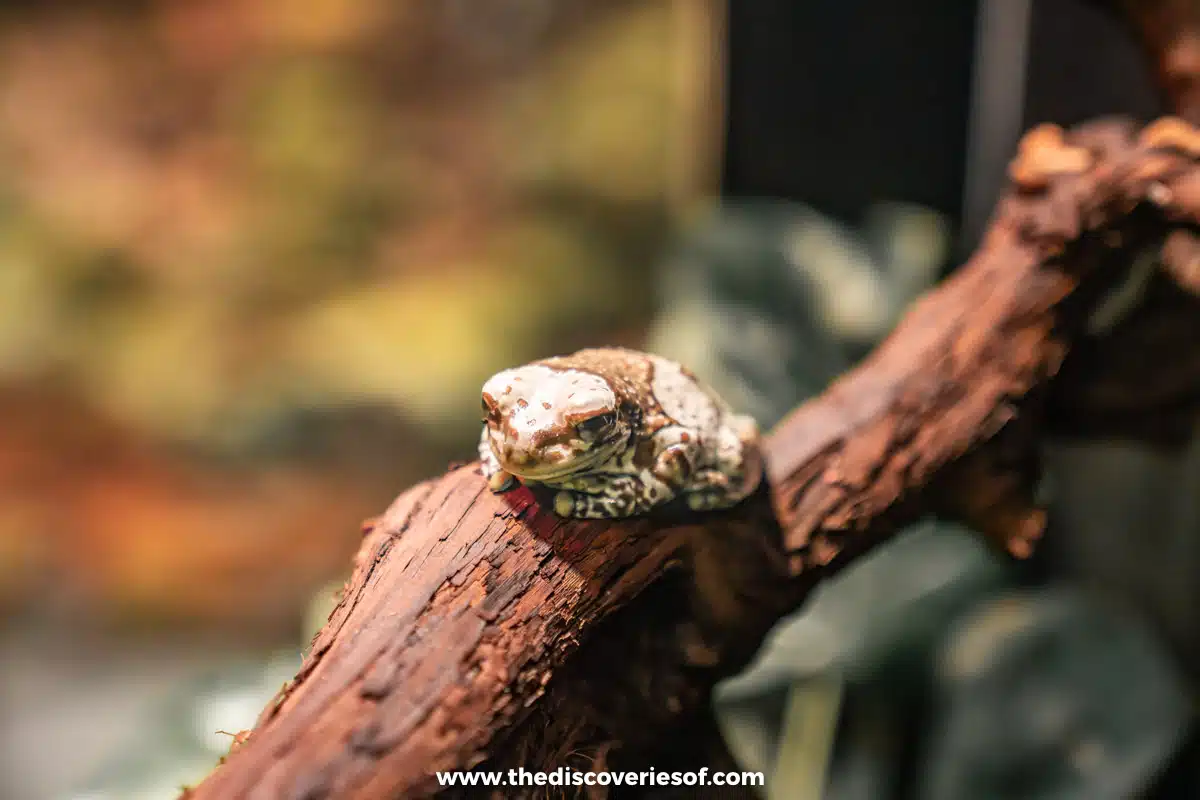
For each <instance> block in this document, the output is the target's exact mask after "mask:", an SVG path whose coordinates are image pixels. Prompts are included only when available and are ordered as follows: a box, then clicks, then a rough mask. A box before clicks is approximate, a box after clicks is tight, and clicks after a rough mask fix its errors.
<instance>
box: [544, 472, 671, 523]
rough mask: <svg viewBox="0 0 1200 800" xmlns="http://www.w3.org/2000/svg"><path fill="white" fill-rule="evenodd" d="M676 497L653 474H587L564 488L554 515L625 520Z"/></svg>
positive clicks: (562, 485)
mask: <svg viewBox="0 0 1200 800" xmlns="http://www.w3.org/2000/svg"><path fill="white" fill-rule="evenodd" d="M673 496H674V492H673V491H672V489H671V487H669V486H667V485H666V484H664V483H662V482H661V481H659V480H658V479H656V478H655V477H654V476H652V475H647V476H645V477H644V478H642V477H637V476H634V475H611V474H599V475H587V476H582V477H579V478H575V479H572V480H571V481H568V482H565V483H563V484H561V485H560V489H559V491H558V493H557V494H555V496H554V513H556V514H558V515H559V516H560V517H575V518H578V519H624V518H625V517H632V516H635V515H637V514H644V513H646V512H647V511H649V510H651V509H652V508H654V507H655V506H657V505H659V504H660V503H663V502H665V501H667V500H670V499H671V497H673Z"/></svg>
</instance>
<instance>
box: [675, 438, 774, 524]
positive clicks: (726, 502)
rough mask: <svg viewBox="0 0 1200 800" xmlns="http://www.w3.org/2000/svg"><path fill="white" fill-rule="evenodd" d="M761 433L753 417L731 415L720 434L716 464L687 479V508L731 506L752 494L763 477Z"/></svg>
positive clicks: (701, 509) (709, 508)
mask: <svg viewBox="0 0 1200 800" xmlns="http://www.w3.org/2000/svg"><path fill="white" fill-rule="evenodd" d="M758 436H759V434H758V425H757V423H755V421H754V420H753V419H752V418H751V417H747V416H740V415H735V416H731V417H730V418H729V420H728V423H727V424H726V425H724V426H722V428H721V431H720V433H719V434H718V437H717V443H716V464H715V465H713V466H711V467H704V468H702V469H699V470H696V472H695V473H694V474H693V475H692V477H691V480H690V481H689V482H688V488H687V494H686V499H687V504H688V508H691V509H692V510H693V511H711V510H714V509H718V508H729V507H730V506H734V505H737V504H738V503H740V502H741V501H742V500H744V499H745V498H746V497H747V496H749V495H751V494H753V492H754V490H755V489H756V488H758V483H759V481H760V480H761V478H762V465H761V463H760V461H759V459H760V458H761V456H760V453H759V449H758Z"/></svg>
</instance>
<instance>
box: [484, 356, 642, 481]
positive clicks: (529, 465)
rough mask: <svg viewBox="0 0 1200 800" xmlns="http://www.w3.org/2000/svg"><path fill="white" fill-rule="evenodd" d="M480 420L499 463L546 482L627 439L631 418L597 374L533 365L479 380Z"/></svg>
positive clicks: (593, 460)
mask: <svg viewBox="0 0 1200 800" xmlns="http://www.w3.org/2000/svg"><path fill="white" fill-rule="evenodd" d="M483 422H484V424H485V425H486V426H487V431H488V442H489V444H490V445H491V447H492V452H493V453H495V455H496V459H497V460H498V461H499V462H500V466H502V467H503V468H504V470H505V471H506V472H509V473H511V474H513V475H516V476H517V477H518V478H529V479H530V480H536V481H545V480H552V479H555V478H562V477H565V476H567V475H573V474H575V473H578V472H583V471H584V470H587V469H589V468H590V467H593V466H595V465H597V464H599V463H601V462H603V461H605V460H606V459H608V458H609V457H610V456H611V455H613V453H615V452H617V451H618V450H620V449H621V448H622V447H624V446H625V444H626V443H627V442H628V440H629V433H630V424H631V423H630V420H629V419H628V418H627V416H626V414H624V413H623V410H622V406H621V403H620V401H619V399H618V397H617V394H616V392H614V391H613V389H612V387H611V386H610V385H609V383H608V381H607V380H605V379H604V378H602V377H600V376H599V375H595V374H592V373H590V372H584V371H582V370H575V369H555V368H552V367H547V366H544V365H540V364H533V365H529V366H524V367H517V368H515V369H509V370H505V371H504V372H501V373H499V374H497V375H494V376H493V377H491V378H490V379H489V380H488V381H487V383H485V384H484V385H483Z"/></svg>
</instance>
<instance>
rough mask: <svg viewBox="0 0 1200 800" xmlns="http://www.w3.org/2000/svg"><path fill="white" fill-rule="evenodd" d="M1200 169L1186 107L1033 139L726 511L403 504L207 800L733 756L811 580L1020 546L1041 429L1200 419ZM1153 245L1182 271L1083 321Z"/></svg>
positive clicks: (389, 793) (1049, 131)
mask: <svg viewBox="0 0 1200 800" xmlns="http://www.w3.org/2000/svg"><path fill="white" fill-rule="evenodd" d="M1198 156H1200V133H1198V132H1197V131H1195V130H1193V129H1192V128H1190V127H1189V126H1187V125H1186V124H1184V123H1182V122H1180V121H1178V120H1163V121H1160V122H1158V123H1156V124H1154V125H1152V126H1150V127H1149V128H1147V129H1146V130H1144V131H1141V132H1138V131H1136V130H1135V129H1134V128H1133V127H1132V126H1131V125H1127V124H1125V123H1122V122H1107V123H1098V124H1092V125H1089V126H1085V127H1084V128H1081V129H1079V130H1077V131H1074V132H1071V133H1067V134H1064V133H1063V132H1062V131H1060V130H1059V129H1057V128H1054V127H1051V126H1048V127H1043V128H1039V129H1037V130H1035V131H1033V132H1031V133H1030V134H1029V135H1028V136H1027V137H1026V138H1025V140H1024V141H1023V142H1022V146H1021V150H1020V153H1019V155H1018V157H1017V159H1016V160H1015V161H1014V163H1013V166H1012V169H1011V174H1012V178H1013V183H1014V185H1013V188H1012V190H1011V191H1010V192H1009V194H1008V195H1007V196H1006V197H1005V198H1004V200H1003V201H1002V203H1001V204H1000V206H999V208H998V210H997V214H996V216H995V218H994V220H993V222H992V225H991V228H990V231H989V234H988V235H987V237H986V238H985V240H984V242H983V244H982V245H981V247H980V249H979V251H978V252H977V254H976V255H975V256H974V257H973V258H972V259H971V260H970V262H968V263H967V264H966V265H965V266H964V267H963V268H962V269H961V270H960V271H959V272H958V273H957V274H956V275H955V276H954V277H953V278H951V279H950V280H948V281H947V282H945V283H944V284H943V285H942V286H940V287H939V288H937V289H936V290H934V291H932V292H930V293H929V294H928V295H927V296H926V297H924V298H923V299H922V300H920V301H919V302H918V303H917V304H916V305H915V306H914V308H913V309H912V310H911V312H910V313H909V314H908V315H907V317H906V318H905V319H904V321H903V322H902V323H901V325H900V326H899V327H898V328H897V329H896V331H895V332H894V333H893V334H892V336H891V337H889V339H888V340H887V341H886V342H885V343H884V344H883V345H882V346H881V347H880V348H879V349H878V350H877V351H876V352H875V353H874V354H872V355H871V356H870V357H869V358H868V359H867V360H866V361H865V362H864V363H863V364H862V365H861V366H859V367H858V368H857V369H855V370H853V371H852V372H850V373H848V374H847V375H846V376H845V377H843V378H842V379H840V380H839V381H837V382H836V383H835V384H834V385H832V386H831V387H830V388H829V389H828V391H826V392H825V393H824V394H822V395H821V396H820V397H818V398H816V399H814V400H812V401H811V402H809V403H806V404H804V405H803V406H801V407H800V408H798V409H797V410H796V411H795V412H793V414H792V415H791V416H789V417H788V418H787V419H785V420H784V421H783V422H782V423H780V425H779V426H778V427H777V428H776V430H774V431H772V432H771V433H770V434H769V436H768V437H767V438H766V440H765V442H764V448H763V450H764V458H765V465H766V475H767V480H766V481H765V482H764V486H763V488H762V489H761V491H760V492H759V493H758V494H756V495H755V496H754V497H752V498H751V499H750V500H748V501H747V502H746V503H744V504H742V505H741V506H739V507H738V508H737V509H733V510H731V511H728V512H722V513H718V514H709V515H699V516H696V515H692V516H689V515H686V514H681V513H677V514H675V515H673V516H672V515H666V516H662V517H659V518H655V519H644V520H636V521H629V522H620V523H597V522H575V521H563V520H559V519H557V518H555V517H553V516H552V515H551V514H550V513H549V512H548V511H546V510H544V508H543V506H542V505H540V504H539V502H538V498H536V497H535V496H534V495H532V494H531V493H530V492H529V491H528V490H525V489H522V490H520V491H518V492H514V493H510V494H507V495H503V496H494V495H492V494H490V493H489V492H487V491H486V490H485V488H484V484H483V480H482V478H481V477H480V476H479V474H478V471H477V467H476V466H474V465H471V466H466V467H462V468H459V469H456V470H453V471H451V472H450V473H448V474H447V475H445V476H444V477H442V478H438V479H435V480H431V481H429V482H426V483H424V484H421V485H420V486H417V487H415V488H413V489H410V490H409V491H407V492H405V493H404V494H403V495H401V496H400V498H399V499H397V500H396V502H395V503H394V504H393V506H392V507H391V509H389V510H388V512H387V513H386V514H385V515H384V516H383V517H381V518H380V519H379V520H377V521H376V522H375V523H374V524H372V525H370V526H369V527H368V530H367V533H366V536H365V538H364V541H363V546H362V548H361V550H360V553H359V556H358V563H357V567H356V569H355V572H354V576H353V578H352V579H351V581H350V582H349V584H348V585H347V587H346V590H345V595H344V597H343V599H342V601H341V603H340V605H339V606H338V607H337V609H336V610H335V611H334V612H333V614H332V615H331V617H330V619H329V622H328V624H327V625H326V626H325V628H324V630H322V631H321V633H320V634H319V635H318V636H317V638H316V640H315V641H314V643H313V647H312V650H311V652H310V654H309V655H308V657H307V659H306V660H305V663H304V666H303V668H302V670H301V672H300V674H299V675H297V677H296V680H295V681H294V682H293V683H292V684H291V685H290V686H289V687H287V688H286V690H285V691H283V692H282V693H281V696H280V697H279V698H278V701H277V702H276V703H274V704H272V706H271V707H270V708H269V709H267V710H266V711H264V713H263V715H262V717H261V718H260V720H259V722H258V724H257V725H256V727H255V729H254V730H253V731H252V732H251V733H250V735H249V736H248V737H247V738H246V739H245V741H243V742H241V743H239V744H238V745H237V747H236V748H235V750H234V752H233V753H232V754H231V755H230V757H229V758H228V760H227V762H226V763H225V764H224V765H222V766H220V767H219V768H218V769H217V770H215V771H214V772H213V774H212V775H211V776H210V777H209V778H208V779H207V780H206V781H204V782H203V783H202V784H201V785H200V786H199V787H197V788H196V789H194V790H193V791H192V792H191V795H190V796H191V797H192V798H193V799H196V798H214V799H215V798H221V800H225V799H226V798H242V797H246V798H250V797H253V798H276V797H278V798H321V797H347V798H383V797H410V796H421V795H424V794H426V793H429V792H432V791H434V790H436V789H437V783H436V780H435V779H434V778H433V773H434V771H436V770H452V769H469V768H472V767H475V766H477V765H481V764H482V765H484V766H485V767H486V768H490V769H508V768H510V767H512V768H515V767H518V766H519V767H524V768H525V769H528V770H538V769H543V770H552V769H554V768H556V767H559V766H573V767H576V768H579V769H588V768H601V767H603V768H606V769H637V768H638V767H641V766H646V765H649V764H653V765H654V766H655V767H656V768H658V769H660V770H661V769H668V768H670V766H671V765H678V766H677V768H685V767H687V768H696V767H698V766H700V765H702V764H705V765H708V764H712V763H720V759H721V758H722V753H721V751H720V747H719V743H718V742H717V740H716V739H717V737H715V736H713V735H712V733H711V725H710V722H709V720H708V715H707V703H708V698H709V691H710V689H711V687H712V685H713V683H714V682H715V681H716V680H718V679H720V678H721V677H723V676H726V675H729V674H731V673H733V672H735V671H736V670H738V669H739V668H740V667H742V666H743V665H744V664H745V663H746V661H747V659H748V658H749V657H750V655H751V654H752V652H753V651H754V648H755V647H757V645H758V644H759V642H760V641H761V639H762V637H763V635H764V634H765V633H766V631H767V630H768V628H769V627H770V625H771V624H772V623H774V622H775V621H776V620H777V619H778V618H779V617H780V616H782V615H783V614H785V613H787V612H789V611H791V610H793V609H795V608H796V607H797V606H798V605H799V604H800V603H802V602H803V600H804V598H805V596H806V595H807V593H808V592H809V590H810V589H811V587H812V586H813V584H814V583H815V582H816V581H817V580H818V579H819V578H820V577H822V576H824V575H827V574H829V573H830V572H831V571H832V570H833V569H836V568H837V567H839V566H841V565H844V564H845V563H848V562H849V561H850V560H852V558H853V557H855V556H856V555H858V554H861V553H863V552H865V551H866V550H868V549H870V547H872V546H873V545H875V544H877V543H879V542H880V541H882V540H884V539H885V538H886V537H887V536H888V535H890V534H891V533H893V532H894V531H895V530H896V529H897V527H898V526H899V525H900V524H901V523H903V522H906V521H908V520H911V519H913V518H915V517H916V516H918V515H922V514H927V513H941V514H944V515H949V516H956V517H958V518H961V519H964V520H966V521H967V522H969V523H971V524H972V525H974V526H975V527H976V528H978V529H980V530H982V531H983V532H984V533H985V534H987V535H988V536H989V537H991V538H992V539H993V540H994V541H996V543H997V544H998V545H999V546H1003V547H1006V548H1007V549H1008V550H1009V551H1011V552H1012V553H1014V554H1016V555H1018V556H1020V555H1024V554H1026V553H1028V552H1029V550H1030V548H1031V546H1032V543H1033V541H1034V540H1035V539H1036V538H1037V536H1038V535H1040V532H1041V524H1042V518H1041V514H1040V512H1039V510H1038V509H1037V508H1036V506H1035V505H1034V504H1033V502H1032V497H1033V489H1034V486H1035V483H1036V480H1037V477H1038V465H1037V459H1036V449H1037V444H1038V442H1039V441H1040V440H1041V439H1042V438H1043V437H1046V436H1049V435H1052V434H1055V433H1058V432H1064V431H1065V432H1069V433H1072V434H1074V435H1088V436H1103V435H1138V436H1154V437H1155V438H1157V439H1159V440H1165V439H1166V438H1167V437H1168V436H1172V437H1175V438H1178V436H1179V434H1180V432H1181V431H1184V430H1187V429H1190V425H1191V424H1192V421H1193V420H1194V418H1195V416H1196V411H1197V399H1198V397H1200V347H1197V345H1198V344H1200V325H1198V324H1197V320H1198V319H1200V315H1198V314H1197V311H1198V310H1200V306H1198V304H1197V302H1196V298H1195V295H1194V293H1195V292H1196V291H1197V290H1198V289H1200V280H1197V274H1198V272H1200V270H1198V269H1197V264H1200V244H1198V243H1197V239H1196V238H1195V237H1194V235H1193V231H1194V230H1195V226H1196V225H1197V224H1198V223H1200V166H1197V163H1196V162H1197V157H1198ZM1168 234H1169V238H1167V237H1168ZM1164 239H1166V240H1167V242H1168V246H1167V247H1166V248H1165V254H1166V257H1167V259H1168V268H1167V269H1165V270H1159V271H1158V272H1156V273H1154V274H1153V275H1152V276H1151V277H1150V278H1149V280H1148V282H1147V283H1146V285H1145V287H1144V291H1143V292H1142V293H1141V294H1140V295H1139V297H1140V298H1141V300H1140V301H1139V302H1138V303H1136V304H1133V305H1132V308H1133V310H1132V311H1131V312H1129V313H1127V314H1125V315H1124V316H1119V315H1118V316H1117V318H1116V321H1115V322H1113V321H1111V320H1110V322H1109V323H1108V325H1107V327H1105V328H1104V330H1103V331H1100V332H1098V333H1097V332H1095V331H1093V332H1089V328H1088V325H1089V323H1091V324H1092V326H1093V328H1094V327H1095V323H1096V317H1095V316H1094V314H1093V312H1094V311H1095V310H1096V309H1097V308H1098V306H1099V304H1100V303H1101V301H1102V300H1104V298H1105V296H1106V293H1108V292H1110V291H1111V290H1113V288H1114V287H1116V286H1117V285H1118V284H1119V283H1121V282H1122V281H1123V280H1125V279H1126V278H1127V277H1128V275H1129V272H1130V271H1129V264H1130V262H1131V260H1132V259H1133V257H1134V255H1136V254H1138V253H1140V252H1143V251H1145V250H1146V249H1147V248H1158V247H1159V246H1160V245H1161V244H1162V242H1163V241H1164ZM1146 342H1154V343H1156V344H1155V347H1156V349H1155V350H1153V351H1150V352H1145V351H1142V352H1141V353H1140V356H1135V355H1134V354H1133V352H1126V350H1127V349H1128V348H1129V347H1135V346H1136V347H1145V343H1146ZM1127 343H1133V344H1132V345H1130V344H1127ZM1123 348H1124V349H1123ZM1114 353H1115V354H1116V357H1114V356H1113V354H1114ZM1150 417H1153V424H1149V422H1150V421H1149V418H1150ZM504 796H514V792H513V790H512V789H507V790H505V795H504Z"/></svg>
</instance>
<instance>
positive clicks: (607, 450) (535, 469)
mask: <svg viewBox="0 0 1200 800" xmlns="http://www.w3.org/2000/svg"><path fill="white" fill-rule="evenodd" d="M624 442H625V440H624V439H617V440H615V441H613V442H610V443H609V444H606V445H603V446H601V447H598V448H593V449H591V450H589V451H588V452H586V453H584V454H583V455H581V456H579V457H577V458H575V459H573V460H571V461H570V462H568V463H566V464H545V465H539V464H526V465H524V466H519V467H518V466H513V465H510V464H509V463H508V461H507V460H506V459H504V458H502V457H501V455H500V453H497V452H496V448H495V446H493V447H492V453H494V454H495V456H496V460H497V461H499V462H500V466H501V467H502V468H503V469H504V471H505V472H507V473H509V474H510V475H515V476H517V477H518V478H526V479H528V480H531V481H552V480H555V479H557V478H566V477H568V476H570V475H576V474H578V473H580V472H584V471H586V470H588V469H591V468H592V467H594V466H596V465H597V464H601V463H603V462H605V461H607V460H608V459H609V458H611V457H612V456H613V454H614V453H616V452H617V451H618V450H620V449H621V445H622V444H624Z"/></svg>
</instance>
